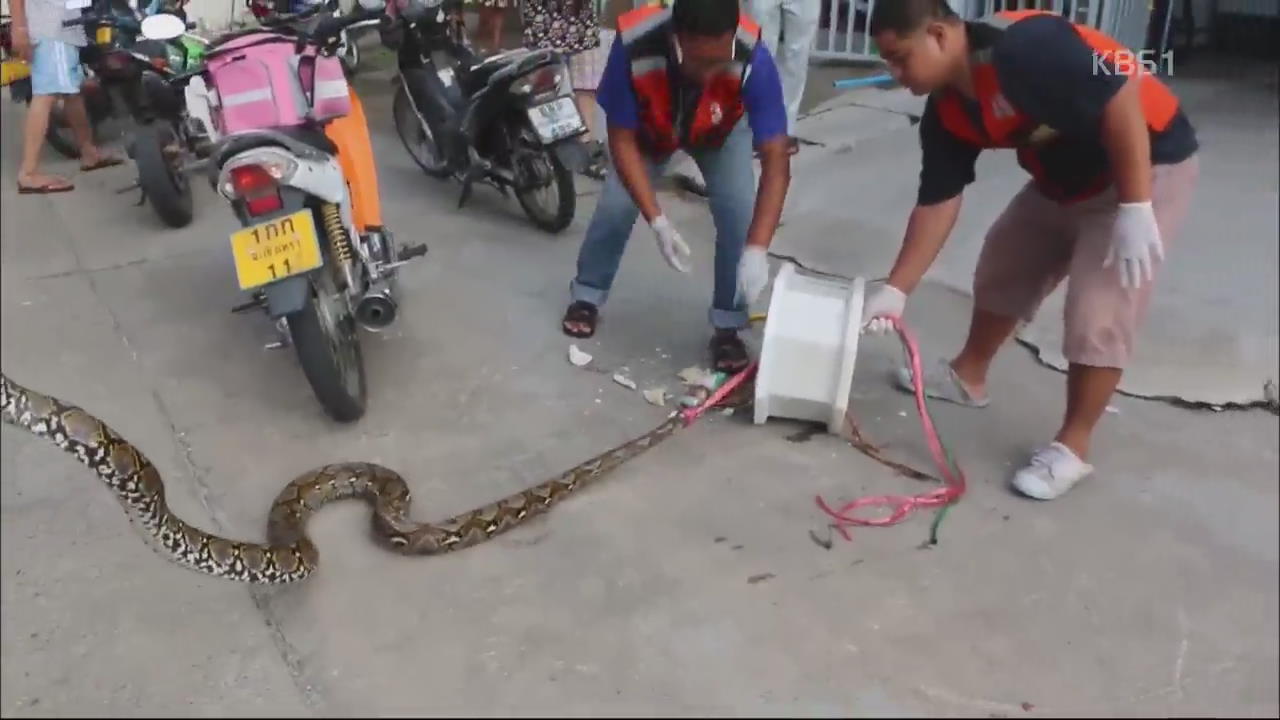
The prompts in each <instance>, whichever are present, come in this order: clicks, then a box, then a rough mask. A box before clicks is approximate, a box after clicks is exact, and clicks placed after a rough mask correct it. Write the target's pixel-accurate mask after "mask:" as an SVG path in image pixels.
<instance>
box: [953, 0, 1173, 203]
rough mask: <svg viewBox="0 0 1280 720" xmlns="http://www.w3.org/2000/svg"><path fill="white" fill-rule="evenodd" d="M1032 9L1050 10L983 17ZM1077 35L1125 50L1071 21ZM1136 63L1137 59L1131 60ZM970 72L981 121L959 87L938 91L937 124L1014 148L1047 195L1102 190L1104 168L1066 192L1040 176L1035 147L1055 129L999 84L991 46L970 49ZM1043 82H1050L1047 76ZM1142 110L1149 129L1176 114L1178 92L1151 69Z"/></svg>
mask: <svg viewBox="0 0 1280 720" xmlns="http://www.w3.org/2000/svg"><path fill="white" fill-rule="evenodd" d="M1033 15H1053V13H1050V12H1045V11H1041V10H1017V11H1006V12H998V13H995V15H993V16H992V17H990V18H986V19H984V20H982V21H979V22H983V23H985V24H987V25H990V26H992V27H995V28H997V29H1000V30H1004V29H1006V28H1008V27H1009V26H1010V25H1012V24H1013V23H1015V22H1017V21H1019V20H1022V19H1023V18H1027V17H1031V16H1033ZM1072 27H1074V28H1075V30H1076V32H1077V33H1079V35H1080V37H1081V39H1083V40H1084V41H1085V43H1086V44H1088V45H1089V46H1090V47H1091V48H1093V49H1094V50H1095V51H1096V52H1098V53H1099V54H1100V55H1102V57H1103V58H1104V59H1108V60H1111V59H1113V58H1114V54H1115V53H1116V52H1117V51H1120V52H1127V48H1125V47H1124V45H1122V44H1120V43H1119V42H1117V41H1116V40H1114V39H1112V38H1111V37H1109V36H1107V35H1106V34H1104V33H1102V32H1099V31H1098V30H1095V29H1093V28H1091V27H1089V26H1087V25H1079V24H1075V23H1072ZM1134 64H1135V65H1136V64H1137V63H1136V61H1135V62H1134ZM972 65H973V67H972V72H973V84H974V90H975V91H976V93H977V100H978V104H979V107H980V108H981V110H982V126H981V127H978V126H976V125H975V123H974V122H973V118H972V116H971V115H970V113H969V112H968V111H966V109H965V105H964V99H963V97H962V96H961V95H960V93H959V92H957V91H955V90H949V91H946V92H944V93H942V94H941V96H940V98H939V101H938V111H939V117H940V118H941V120H942V125H943V127H944V128H946V129H947V130H948V131H949V132H951V133H952V134H953V135H955V136H957V137H959V138H961V139H963V140H965V141H967V142H970V143H973V144H975V145H978V146H979V147H983V148H1017V152H1018V164H1019V165H1021V166H1022V167H1023V168H1024V169H1025V170H1026V171H1027V172H1029V173H1031V176H1032V178H1034V179H1035V180H1036V184H1037V187H1039V188H1040V189H1041V190H1042V191H1043V192H1044V193H1045V194H1046V195H1047V196H1049V197H1050V198H1052V199H1054V200H1057V201H1059V202H1062V203H1071V202H1077V201H1080V200H1083V199H1085V198H1087V197H1091V196H1093V195H1096V194H1097V193H1099V192H1101V191H1103V190H1105V189H1106V188H1107V186H1108V185H1110V183H1111V178H1110V177H1109V176H1108V175H1107V174H1106V173H1103V174H1102V175H1101V176H1100V177H1098V178H1096V179H1095V180H1094V181H1093V182H1092V183H1090V184H1089V185H1088V186H1087V187H1085V188H1082V189H1080V190H1078V191H1077V192H1075V193H1067V192H1065V191H1063V190H1061V189H1059V188H1056V187H1054V186H1053V185H1052V183H1051V182H1049V181H1048V179H1047V178H1046V177H1045V171H1044V166H1043V164H1042V163H1041V162H1040V157H1039V154H1038V152H1037V148H1038V146H1040V145H1043V144H1044V143H1046V142H1049V141H1051V140H1052V139H1053V138H1055V137H1056V136H1057V131H1056V130H1054V129H1053V128H1050V127H1048V126H1046V125H1041V124H1039V123H1037V122H1035V121H1033V120H1032V119H1030V118H1028V117H1027V116H1026V115H1024V114H1023V113H1022V111H1020V110H1018V109H1017V108H1015V107H1013V105H1012V104H1010V102H1009V101H1008V100H1007V99H1006V98H1005V96H1004V94H1003V93H1002V92H1001V90H1000V81H999V79H998V78H997V77H996V68H995V64H994V63H993V59H992V51H991V50H990V49H989V48H987V49H984V50H979V51H977V52H975V53H974V54H973V56H972ZM1045 82H1052V78H1046V79H1045ZM1139 82H1140V83H1141V85H1140V86H1139V90H1140V96H1141V101H1142V111H1143V114H1144V115H1145V116H1146V119H1147V126H1148V127H1149V128H1150V129H1151V130H1152V131H1153V132H1160V131H1162V130H1164V129H1165V128H1167V127H1168V126H1169V123H1170V122H1171V121H1172V120H1173V118H1174V117H1175V116H1176V115H1177V112H1178V98H1177V96H1175V95H1174V94H1173V93H1172V92H1171V91H1170V90H1169V88H1168V87H1166V86H1165V84H1164V83H1162V82H1160V80H1159V79H1158V78H1156V77H1155V76H1154V75H1151V74H1150V73H1145V72H1143V73H1142V76H1141V79H1140V80H1139Z"/></svg>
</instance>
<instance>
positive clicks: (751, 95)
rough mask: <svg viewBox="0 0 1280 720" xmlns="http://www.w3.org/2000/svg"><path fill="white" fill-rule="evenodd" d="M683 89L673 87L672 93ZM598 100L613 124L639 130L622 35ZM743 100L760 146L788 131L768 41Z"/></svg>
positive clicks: (759, 46)
mask: <svg viewBox="0 0 1280 720" xmlns="http://www.w3.org/2000/svg"><path fill="white" fill-rule="evenodd" d="M679 92H680V90H679V89H677V88H672V93H673V94H675V93H679ZM596 102H598V103H600V107H601V108H603V109H604V113H605V116H606V117H607V118H608V122H609V124H610V125H614V126H617V127H620V128H625V129H627V130H635V129H636V128H637V126H638V125H639V124H640V110H639V106H638V101H637V100H636V92H635V88H634V87H632V85H631V62H630V61H629V60H628V59H627V49H626V46H625V45H623V44H622V37H621V35H619V36H618V37H617V38H615V39H614V41H613V47H612V48H610V50H609V60H608V62H607V63H606V64H605V66H604V73H603V75H602V76H601V78H600V87H599V88H597V90H596ZM742 104H743V106H744V107H745V108H746V111H747V122H748V123H749V124H750V125H751V137H752V138H753V140H754V142H755V144H756V145H757V146H758V145H760V144H761V143H764V142H767V141H769V140H772V139H774V138H776V137H778V136H780V135H785V134H786V132H787V109H786V106H785V105H783V103H782V80H781V79H780V78H779V77H778V66H777V65H775V64H774V62H773V56H772V55H771V54H770V53H769V49H768V48H767V47H765V44H764V43H762V42H760V43H756V47H755V50H754V51H752V53H751V59H750V61H749V67H748V68H747V78H746V81H745V82H744V83H743V85H742Z"/></svg>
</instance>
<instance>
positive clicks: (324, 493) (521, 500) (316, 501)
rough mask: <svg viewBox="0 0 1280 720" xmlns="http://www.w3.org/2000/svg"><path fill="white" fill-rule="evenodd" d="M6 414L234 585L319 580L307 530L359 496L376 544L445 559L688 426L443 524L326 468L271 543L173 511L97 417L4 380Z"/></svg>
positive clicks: (293, 495)
mask: <svg viewBox="0 0 1280 720" xmlns="http://www.w3.org/2000/svg"><path fill="white" fill-rule="evenodd" d="M0 411H2V414H3V417H4V421H5V422H6V423H9V424H11V425H16V426H18V427H21V428H23V429H25V430H27V431H29V432H31V433H33V434H34V435H36V436H38V437H42V438H45V439H47V440H49V441H51V442H52V443H53V444H54V445H56V446H57V447H59V448H61V449H62V450H64V451H66V452H68V453H70V454H71V455H72V456H74V457H75V458H76V459H77V460H79V461H80V462H81V463H82V464H84V465H86V466H88V467H89V468H91V469H92V470H94V471H95V472H97V474H98V476H99V477H100V478H101V479H102V481H103V482H105V483H106V485H107V487H108V488H109V489H110V490H111V492H112V493H113V494H114V495H115V497H116V499H117V500H119V501H120V503H121V504H122V505H123V506H124V508H125V510H126V512H127V514H128V515H129V517H130V519H131V520H133V521H135V522H136V523H138V524H139V525H141V527H142V529H143V531H144V532H145V537H146V538H147V539H149V540H151V541H153V543H154V544H155V546H156V548H157V549H158V550H159V551H160V552H161V553H162V554H164V555H166V556H167V557H168V558H170V559H171V560H174V561H176V562H177V563H178V564H180V565H182V566H185V567H187V568H190V569H193V570H196V571H199V572H202V573H205V574H208V575H213V576H215V577H221V578H225V579H229V580H235V581H240V582H247V583H255V584H279V583H290V582H296V581H298V580H302V579H304V578H306V577H308V576H310V575H311V573H313V572H314V571H315V569H316V567H317V563H318V561H319V551H318V550H317V549H316V546H315V544H314V543H312V541H311V540H310V539H309V538H308V537H307V535H306V523H307V520H308V519H309V518H310V517H311V515H312V514H313V513H315V512H316V511H317V510H319V509H320V508H321V507H322V506H324V505H326V504H327V503H330V502H334V501H337V500H343V499H347V498H361V499H364V500H365V501H367V502H368V503H369V504H370V505H371V506H372V509H373V530H374V537H375V539H377V540H378V541H379V542H380V543H381V544H382V545H384V546H386V547H387V548H388V549H390V550H393V551H395V552H398V553H401V554H404V555H438V554H443V553H447V552H452V551H454V550H461V549H463V548H467V547H471V546H472V545H477V544H479V543H482V542H484V541H485V540H488V539H490V538H492V537H494V536H496V535H499V534H501V533H504V532H506V531H508V530H510V529H512V528H514V527H516V526H518V525H520V524H522V523H524V522H525V521H527V520H529V519H530V518H533V517H535V516H537V515H540V514H542V513H544V512H546V511H548V510H550V509H551V507H552V506H554V505H556V504H557V503H559V502H560V501H561V500H563V499H565V498H566V497H568V496H569V495H570V494H572V493H573V492H574V491H575V490H579V489H581V488H582V487H584V486H586V485H588V484H590V483H592V482H593V481H595V480H598V479H600V478H601V477H602V476H604V475H605V474H607V473H608V472H609V471H611V470H613V469H615V468H617V467H618V466H619V465H621V464H622V463H624V462H626V461H627V460H629V459H631V458H633V457H635V456H636V455H639V454H640V453H642V452H644V451H645V450H648V449H649V448H651V447H653V446H654V445H657V444H658V443H659V442H661V441H663V440H665V439H666V438H668V437H670V436H671V434H672V433H673V432H674V431H675V430H676V429H677V428H678V427H679V426H680V425H681V415H680V413H678V412H677V413H672V414H671V415H670V416H669V417H668V418H667V419H666V420H664V421H663V422H662V423H661V424H660V425H658V426H657V427H656V428H654V429H653V430H650V431H649V432H647V433H645V434H644V435H641V436H640V437H637V438H635V439H633V440H630V441H628V442H626V443H623V444H621V445H618V446H617V447H614V448H613V449H611V450H608V451H606V452H604V453H601V454H599V455H597V456H595V457H593V458H591V459H590V460H587V461H586V462H583V463H581V464H579V465H577V466H575V467H573V468H572V469H570V470H568V471H566V472H564V473H562V474H560V475H558V476H556V477H554V478H551V479H550V480H546V481H544V482H542V483H540V484H538V485H535V486H533V487H530V488H527V489H525V490H522V491H520V492H517V493H513V494H511V495H508V496H507V497H504V498H502V499H501V500H498V501H496V502H492V503H489V504H488V505H484V506H483V507H479V508H476V509H474V510H470V511H468V512H465V513H462V514H461V515H457V516H455V517H452V518H449V519H448V520H444V521H442V522H439V523H423V522H416V521H414V520H412V519H410V517H409V508H410V496H409V486H408V484H407V483H406V482H405V480H404V478H403V477H401V476H400V474H399V473H397V472H395V471H394V470H391V469H389V468H386V467H384V466H382V465H378V464H376V463H367V462H347V463H337V464H331V465H325V466H322V467H320V468H317V469H314V470H310V471H308V472H305V473H303V474H302V475H299V476H298V477H297V478H295V479H294V480H292V481H291V482H289V483H288V484H287V485H286V486H285V487H284V489H283V490H281V491H280V494H279V495H277V496H276V499H275V501H274V502H273V503H272V505H271V511H270V513H269V515H268V521H267V542H266V543H265V544H262V543H252V542H243V541H238V540H230V539H227V538H223V537H219V536H217V535H214V534H211V533H208V532H205V531H204V530H201V529H199V528H197V527H195V526H193V525H191V524H190V523H188V522H186V521H185V520H183V519H182V518H179V517H178V516H177V515H175V514H174V513H173V511H172V510H170V509H169V506H168V504H167V503H166V502H165V489H164V483H163V481H162V480H161V478H160V473H159V471H158V470H157V469H156V467H155V465H154V464H152V462H151V461H150V460H148V459H147V457H146V456H145V455H144V454H143V453H142V451H141V450H139V449H138V448H136V447H134V446H133V444H131V443H130V442H129V441H127V440H125V439H124V438H122V437H121V436H120V435H119V434H118V433H116V432H115V431H114V430H112V429H111V427H109V426H108V425H107V424H106V423H105V422H103V421H102V420H100V419H99V418H97V417H95V416H94V415H92V414H90V413H89V412H87V411H85V410H83V409H81V408H79V407H77V406H75V405H72V404H70V403H67V402H65V401H62V400H59V399H58V398H56V397H52V396H49V395H44V394H41V393H38V392H35V391H33V390H30V389H28V388H25V387H23V386H21V385H19V384H17V383H15V382H13V381H12V380H10V379H9V378H8V377H7V376H5V375H4V374H3V373H0Z"/></svg>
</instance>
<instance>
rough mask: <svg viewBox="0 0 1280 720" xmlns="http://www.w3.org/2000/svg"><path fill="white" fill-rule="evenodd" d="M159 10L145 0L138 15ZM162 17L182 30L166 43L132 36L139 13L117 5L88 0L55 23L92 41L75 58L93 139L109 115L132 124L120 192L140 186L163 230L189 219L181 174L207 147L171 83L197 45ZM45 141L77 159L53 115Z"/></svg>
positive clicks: (193, 62)
mask: <svg viewBox="0 0 1280 720" xmlns="http://www.w3.org/2000/svg"><path fill="white" fill-rule="evenodd" d="M180 9H181V6H179V10H180ZM159 11H160V2H159V0H153V2H152V3H151V7H150V8H148V10H147V12H149V13H151V14H150V15H145V16H146V17H151V16H154V15H155V14H156V13H158V12H159ZM169 17H174V18H178V19H179V20H181V22H182V27H183V32H182V34H181V35H179V36H177V37H175V38H171V39H170V40H167V41H157V40H152V39H147V38H140V33H141V23H142V22H143V21H144V13H141V12H139V11H137V10H134V9H133V8H132V7H131V6H129V5H128V4H125V3H123V2H121V1H120V0H94V2H93V4H92V6H91V7H90V8H89V9H87V10H86V11H85V13H84V14H83V15H82V16H81V17H79V18H75V19H72V20H66V21H64V22H63V26H64V27H77V26H82V27H84V28H85V29H86V31H87V32H88V33H89V34H90V36H91V37H92V38H93V39H94V42H93V43H92V44H91V45H89V46H88V47H86V48H84V50H83V51H82V53H81V62H82V63H83V64H84V66H85V70H86V72H85V74H86V78H87V79H86V81H85V83H84V84H83V86H82V88H81V95H82V97H83V98H84V103H85V110H86V112H87V114H88V116H89V124H90V127H91V128H92V129H93V131H94V133H95V135H96V134H97V131H98V129H99V128H100V127H101V126H102V125H103V124H104V123H106V122H107V121H109V120H111V119H113V118H120V119H123V120H126V121H128V122H129V124H130V125H131V126H132V127H131V130H132V132H131V133H130V134H131V137H130V140H129V143H128V153H129V156H130V157H131V158H132V159H133V161H134V164H135V167H136V170H137V174H138V176H137V181H136V182H135V183H134V184H133V185H131V186H129V187H126V188H124V190H123V191H128V190H131V189H135V188H137V189H140V190H141V191H142V199H141V201H140V202H139V203H138V204H139V205H141V204H143V203H145V202H150V204H151V207H152V209H153V210H154V211H155V212H156V214H157V215H158V216H159V217H160V219H161V220H162V221H163V222H164V223H165V224H166V225H168V226H170V227H184V226H186V225H188V224H190V223H191V220H192V217H193V214H194V208H193V202H192V197H191V185H190V183H189V181H188V178H187V175H188V173H189V172H190V171H191V170H192V168H193V165H192V163H193V162H195V161H196V159H198V158H200V157H203V155H204V154H207V152H208V142H207V137H206V134H205V132H204V131H203V130H201V129H200V128H199V127H198V126H196V125H193V124H192V123H191V122H190V119H189V118H188V116H187V114H186V112H185V103H184V101H183V98H182V95H181V94H180V92H179V86H178V84H176V83H175V82H174V80H175V78H177V77H179V75H181V74H182V73H185V72H188V71H190V70H192V69H194V68H196V67H198V66H199V64H200V62H201V61H202V57H201V56H202V53H203V50H204V47H203V41H201V40H200V39H199V38H197V37H196V36H194V35H189V34H187V33H186V30H187V29H189V28H188V25H187V23H186V21H185V20H182V19H181V18H179V17H178V16H177V15H169ZM49 141H50V145H52V146H53V147H54V148H55V149H56V150H58V151H59V152H60V153H62V154H63V155H65V156H67V157H78V156H79V154H80V152H79V148H78V147H77V146H76V144H75V142H74V138H72V137H70V128H69V127H68V126H67V123H66V121H65V117H64V116H63V115H62V113H60V112H55V113H53V114H52V115H51V117H50V122H49Z"/></svg>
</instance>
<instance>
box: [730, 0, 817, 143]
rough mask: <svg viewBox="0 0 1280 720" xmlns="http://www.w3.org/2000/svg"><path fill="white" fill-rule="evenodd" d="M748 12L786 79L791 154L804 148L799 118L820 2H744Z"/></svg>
mask: <svg viewBox="0 0 1280 720" xmlns="http://www.w3.org/2000/svg"><path fill="white" fill-rule="evenodd" d="M743 5H744V9H745V10H746V11H747V12H748V13H750V14H751V18H752V19H753V20H755V21H756V22H757V23H758V24H759V25H760V34H761V36H762V37H763V39H764V43H765V45H766V46H767V47H768V48H769V52H770V53H772V54H773V57H774V62H775V63H776V64H777V66H778V75H779V76H781V78H782V99H783V102H785V103H786V105H787V140H788V142H789V143H790V150H791V154H792V155H794V154H795V153H796V151H797V150H799V148H800V144H799V141H798V140H797V139H796V115H798V114H799V113H800V98H802V97H803V96H804V85H805V80H806V79H808V76H809V49H810V47H812V46H813V36H814V34H816V33H817V32H818V20H819V13H820V11H821V7H820V5H821V2H820V0H743Z"/></svg>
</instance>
